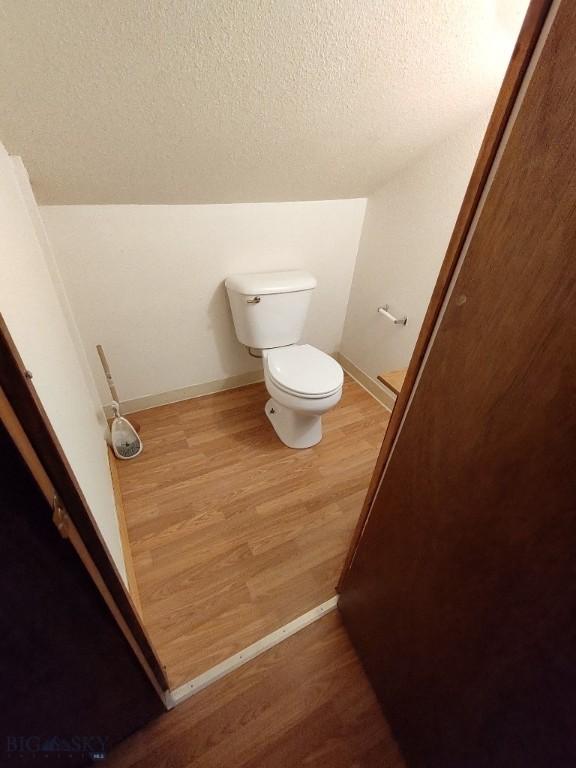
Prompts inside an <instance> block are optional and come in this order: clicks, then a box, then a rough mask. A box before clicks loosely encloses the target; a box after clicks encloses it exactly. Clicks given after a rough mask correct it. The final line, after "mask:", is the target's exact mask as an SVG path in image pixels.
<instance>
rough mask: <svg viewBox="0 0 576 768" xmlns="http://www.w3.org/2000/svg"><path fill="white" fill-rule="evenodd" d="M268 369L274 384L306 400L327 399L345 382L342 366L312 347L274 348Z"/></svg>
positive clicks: (270, 353) (268, 360) (268, 357)
mask: <svg viewBox="0 0 576 768" xmlns="http://www.w3.org/2000/svg"><path fill="white" fill-rule="evenodd" d="M266 366H267V369H268V374H269V375H270V378H271V379H272V381H273V382H274V384H276V385H277V386H278V387H280V389H283V390H285V391H286V392H294V393H295V394H297V395H302V396H303V397H326V396H327V395H331V394H332V393H333V392H336V391H337V390H338V389H340V387H341V386H342V384H343V382H344V373H343V371H342V367H341V366H340V365H339V363H337V362H336V360H334V359H333V358H332V357H330V356H329V355H327V354H325V353H324V352H321V351H320V350H319V349H316V347H311V346H310V345H309V344H302V345H301V346H297V345H293V346H289V347H278V348H277V349H271V350H270V351H269V352H268V354H267V356H266Z"/></svg>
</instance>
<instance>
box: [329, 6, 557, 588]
mask: <svg viewBox="0 0 576 768" xmlns="http://www.w3.org/2000/svg"><path fill="white" fill-rule="evenodd" d="M551 5H552V0H530V5H529V6H528V10H527V12H526V16H525V18H524V22H523V24H522V28H521V30H520V33H519V35H518V40H517V41H516V45H515V47H514V51H513V53H512V57H511V59H510V63H509V65H508V69H507V70H506V74H505V75H504V79H503V81H502V85H501V87H500V91H499V93H498V97H497V99H496V103H495V105H494V109H493V110H492V114H491V116H490V120H489V122H488V126H487V128H486V133H485V135H484V139H483V141H482V144H481V146H480V150H479V152H478V157H477V159H476V163H475V165H474V169H473V171H472V175H471V177H470V181H469V182H468V187H467V189H466V193H465V195H464V199H463V201H462V205H461V207H460V212H459V214H458V218H457V219H456V223H455V225H454V229H453V231H452V235H451V237H450V241H449V243H448V248H447V250H446V254H445V256H444V261H443V262H442V266H441V267H440V272H439V274H438V278H437V281H436V285H435V287H434V291H433V293H432V298H431V299H430V303H429V305H428V309H427V310H426V315H425V317H424V321H423V323H422V327H421V328H420V333H419V335H418V340H417V341H416V346H415V347H414V352H413V353H412V357H411V359H410V364H409V366H408V371H407V373H406V378H405V380H404V384H403V386H402V389H401V391H400V394H399V395H398V397H397V399H396V403H395V405H394V408H393V410H392V414H391V416H390V421H389V422H388V427H387V429H386V432H385V434H384V439H383V442H382V446H381V448H380V453H379V454H378V458H377V459H376V464H375V466H374V471H373V473H372V478H371V480H370V484H369V486H368V491H367V492H366V497H365V499H364V504H363V506H362V510H361V512H360V516H359V518H358V522H357V524H356V527H355V529H354V533H353V534H352V541H351V542H350V547H349V549H348V553H347V555H346V560H345V561H344V566H343V568H342V572H341V574H340V579H339V581H338V584H337V587H336V589H337V590H338V591H340V590H341V588H342V584H343V581H344V578H345V576H346V574H347V572H348V571H349V569H350V567H351V565H352V562H353V560H354V557H355V555H356V551H357V549H358V544H359V542H360V539H361V538H362V534H363V532H364V528H365V526H366V523H367V521H368V517H369V514H370V510H371V508H372V503H373V501H374V498H375V496H376V492H377V490H378V487H379V485H380V481H381V479H382V476H383V474H384V470H385V468H386V464H387V462H388V459H389V457H390V453H391V451H392V447H393V445H394V442H395V440H396V436H397V434H398V431H399V429H400V425H401V423H402V420H403V417H404V414H405V412H406V408H407V406H408V402H409V401H410V396H411V395H412V392H413V389H414V386H415V383H416V379H417V378H418V374H419V372H420V368H421V366H422V363H423V360H424V356H425V354H426V350H427V348H428V345H429V343H430V340H431V337H432V333H433V330H434V327H435V325H436V321H437V319H438V315H439V313H440V309H441V307H442V305H443V303H444V299H445V297H446V294H447V292H448V288H449V286H450V282H451V280H452V277H453V275H454V270H455V268H456V264H457V263H458V259H459V257H460V254H461V252H462V249H463V247H464V243H465V241H466V237H467V236H468V233H469V231H470V227H471V225H472V220H473V219H474V215H475V213H476V209H477V207H478V204H479V202H480V198H481V196H482V193H483V191H484V187H485V186H486V182H487V180H488V176H489V174H490V170H491V168H492V164H493V162H494V159H495V157H496V153H497V151H498V147H499V145H500V142H501V140H502V136H503V135H504V131H505V129H506V126H507V124H508V120H509V118H510V115H511V113H512V109H513V107H514V103H515V101H516V97H517V96H518V92H519V90H520V86H521V85H522V80H523V78H524V75H525V73H526V70H527V68H528V65H529V63H530V59H531V57H532V53H533V51H534V48H535V46H536V43H537V41H538V38H539V36H540V32H541V30H542V27H543V25H544V22H545V20H546V16H547V15H548V11H549V10H550V6H551Z"/></svg>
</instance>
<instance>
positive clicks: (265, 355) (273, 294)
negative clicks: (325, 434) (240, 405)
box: [225, 270, 344, 448]
mask: <svg viewBox="0 0 576 768" xmlns="http://www.w3.org/2000/svg"><path fill="white" fill-rule="evenodd" d="M225 285H226V291H227V293H228V299H229V301H230V308H231V310H232V318H233V320H234V328H235V330H236V336H237V338H238V341H240V343H241V344H244V345H245V346H246V347H248V350H249V351H251V352H252V353H253V354H254V353H260V354H261V356H262V363H263V366H264V381H265V383H266V389H267V390H268V394H269V395H270V399H269V400H268V402H267V403H266V406H265V413H266V416H267V417H268V419H269V420H270V423H271V424H272V426H273V427H274V430H275V432H276V434H277V435H278V437H279V438H280V440H281V441H282V442H283V443H284V445H287V446H288V447H289V448H310V447H311V446H312V445H316V443H319V442H320V440H321V439H322V416H323V414H325V413H326V412H327V411H329V410H330V409H331V408H334V406H335V405H336V404H337V403H338V402H339V400H340V398H341V396H342V385H343V383H344V372H343V371H342V367H341V366H340V365H339V364H338V363H337V362H336V360H334V359H333V358H332V357H330V355H327V354H326V353H325V352H322V351H321V350H319V349H316V347H313V346H311V345H310V344H298V342H299V341H300V338H301V336H302V332H303V330H304V323H305V321H306V315H307V312H308V307H309V306H310V300H311V297H312V291H313V290H314V289H315V288H316V278H315V277H314V275H311V274H310V273H309V272H304V271H301V270H289V271H286V272H259V273H256V274H240V275H231V276H230V277H228V278H227V279H226V282H225ZM260 354H259V355H258V356H260Z"/></svg>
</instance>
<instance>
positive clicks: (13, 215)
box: [0, 145, 126, 579]
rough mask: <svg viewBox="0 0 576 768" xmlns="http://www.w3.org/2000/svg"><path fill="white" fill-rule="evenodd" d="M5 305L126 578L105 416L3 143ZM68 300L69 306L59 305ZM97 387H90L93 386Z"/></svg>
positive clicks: (0, 222) (1, 286)
mask: <svg viewBox="0 0 576 768" xmlns="http://www.w3.org/2000/svg"><path fill="white" fill-rule="evenodd" d="M0 231H1V232H2V258H1V259H0V309H1V311H2V314H3V316H4V320H5V321H6V325H7V326H8V329H9V331H10V334H11V336H12V338H13V340H14V342H15V344H16V346H17V348H18V351H19V353H20V355H21V357H22V359H23V362H24V365H25V366H26V367H27V368H28V369H29V370H31V371H32V373H33V376H34V379H33V381H34V386H35V388H36V391H37V392H38V396H39V397H40V400H41V401H42V405H43V406H44V409H45V411H46V413H47V416H48V418H49V420H50V423H51V424H52V427H53V428H54V431H55V433H56V435H57V437H58V440H59V441H60V444H61V445H62V449H63V450H64V453H65V454H66V457H67V459H68V461H69V462H70V465H71V467H72V471H73V472H74V474H75V476H76V479H77V480H78V483H79V485H80V487H81V489H82V491H83V493H84V495H85V497H86V500H87V502H88V505H89V507H90V509H91V511H92V514H93V516H94V519H95V521H96V523H97V525H98V527H99V529H100V532H101V534H102V537H103V539H104V541H105V543H106V545H107V546H108V549H109V551H110V553H111V555H112V558H113V559H114V562H115V563H116V566H117V568H118V570H119V572H120V574H121V576H122V578H124V579H125V578H126V572H125V568H124V559H123V556H122V547H121V543H120V535H119V532H118V521H117V516H116V508H115V502H114V495H113V489H112V481H111V477H110V471H109V466H108V455H107V448H106V443H105V440H104V430H105V421H104V418H103V415H102V409H101V407H100V406H99V404H98V403H97V402H96V401H95V397H94V396H93V394H94V393H95V389H93V390H92V392H91V390H90V387H89V384H88V383H87V381H88V380H87V376H88V375H89V374H88V370H87V367H83V362H82V359H81V357H80V356H79V352H78V350H77V348H76V346H75V340H74V334H75V329H74V326H73V319H72V318H71V316H70V314H69V308H68V307H67V306H66V298H65V293H64V292H63V289H62V286H61V285H58V286H57V283H58V271H57V266H56V265H55V264H54V263H53V261H52V260H51V254H50V252H49V251H46V252H45V251H44V249H43V246H46V242H45V240H44V236H43V232H42V222H41V220H40V217H39V216H38V213H37V209H36V208H35V203H34V198H33V195H32V193H31V190H30V187H29V183H28V179H27V176H26V174H25V172H24V171H23V168H22V166H21V164H20V163H19V162H16V163H13V162H12V158H10V157H9V156H8V155H7V153H6V151H5V150H4V148H3V147H2V146H1V145H0ZM62 302H64V304H63V303H62ZM93 386H94V385H92V387H93Z"/></svg>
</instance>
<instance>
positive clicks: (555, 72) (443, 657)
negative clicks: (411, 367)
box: [340, 0, 576, 768]
mask: <svg viewBox="0 0 576 768" xmlns="http://www.w3.org/2000/svg"><path fill="white" fill-rule="evenodd" d="M556 10H557V13H556V15H555V17H554V18H552V14H553V13H554V12H555V11H556ZM544 38H545V39H544ZM575 40H576V3H574V2H571V0H563V2H560V3H557V4H555V6H554V8H553V11H552V12H551V16H550V17H549V20H548V26H547V27H546V28H545V32H544V33H543V39H542V41H541V45H540V47H539V48H538V50H537V61H536V64H535V66H534V68H533V70H532V71H531V72H530V73H529V77H528V78H527V79H528V84H527V87H526V88H525V89H523V91H522V92H521V95H520V97H519V102H518V105H517V106H518V112H517V114H516V115H515V119H514V121H513V124H512V125H511V127H510V128H509V132H508V135H507V136H505V138H504V141H503V145H502V148H501V150H502V151H501V154H500V156H499V158H497V160H496V163H495V165H494V168H493V176H492V178H491V180H490V181H489V185H488V188H487V192H486V195H485V198H484V201H483V202H482V203H481V205H480V207H479V209H478V212H477V218H476V222H475V225H474V226H473V228H472V233H471V235H470V238H469V242H468V247H467V248H466V249H465V252H464V254H463V257H462V261H461V264H460V268H459V272H457V277H456V278H455V282H454V284H453V286H452V289H451V291H450V292H449V294H448V297H447V299H446V302H445V306H444V310H443V312H442V313H441V314H440V319H439V320H438V323H437V326H436V332H435V335H434V336H433V337H432V341H431V342H430V344H429V346H428V349H427V355H426V357H425V359H424V363H423V365H422V367H421V369H420V377H419V379H418V381H417V383H416V387H415V389H414V391H413V396H412V400H411V402H410V404H409V406H408V408H407V410H406V413H405V418H404V422H403V424H402V426H401V427H400V429H399V432H398V436H397V440H396V444H395V446H394V448H393V450H392V452H391V454H390V458H389V460H388V463H387V465H386V467H385V469H384V471H383V475H382V480H381V483H380V487H379V489H378V491H377V493H376V495H375V498H374V502H373V505H372V508H371V511H370V514H369V516H368V519H367V523H366V526H365V529H364V532H363V535H362V536H361V538H360V541H359V545H358V547H357V549H356V553H355V557H354V559H353V561H352V564H351V566H350V568H349V570H348V571H347V572H346V574H345V575H344V577H343V580H342V583H341V593H342V594H341V600H340V608H341V610H342V613H343V616H344V619H345V622H346V626H347V628H348V630H349V632H350V635H351V637H352V639H353V641H354V643H355V646H356V648H357V650H358V652H359V655H360V657H361V658H362V660H363V663H364V665H365V667H366V670H367V672H368V674H369V676H370V679H371V680H372V683H373V685H374V687H375V689H376V691H377V693H378V695H379V697H380V700H381V702H382V705H383V707H384V711H385V714H386V716H387V717H388V719H389V721H390V723H391V725H392V727H393V730H394V731H395V734H396V736H397V738H398V740H399V742H400V745H401V747H402V749H403V751H404V753H405V755H406V757H407V760H408V763H409V764H410V765H411V766H426V767H427V768H480V767H482V768H484V767H485V768H499V767H500V766H501V767H502V768H531V767H532V766H534V767H536V766H537V767H538V768H540V767H541V768H561V767H562V768H563V767H564V766H566V767H567V766H574V765H576V727H575V720H574V718H575V716H576V461H575V459H576V57H575V55H574V51H575V47H574V46H575ZM535 58H536V57H535ZM415 225H417V222H415Z"/></svg>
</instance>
